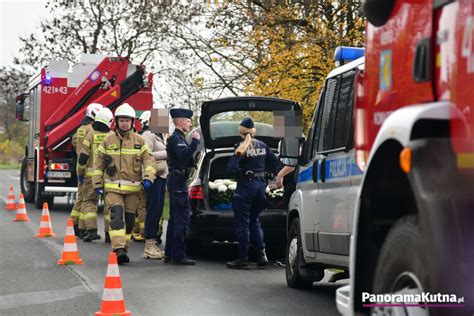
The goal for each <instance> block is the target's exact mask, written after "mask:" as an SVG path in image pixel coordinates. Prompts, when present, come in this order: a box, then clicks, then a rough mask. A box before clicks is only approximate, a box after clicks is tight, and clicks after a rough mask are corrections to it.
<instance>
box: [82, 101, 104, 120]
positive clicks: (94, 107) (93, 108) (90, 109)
mask: <svg viewBox="0 0 474 316" xmlns="http://www.w3.org/2000/svg"><path fill="white" fill-rule="evenodd" d="M102 108H103V106H102V104H100V103H91V104H89V105H88V106H87V110H86V116H87V117H89V118H91V119H94V118H95V116H96V115H97V113H98V112H99V111H100V110H101V109H102Z"/></svg>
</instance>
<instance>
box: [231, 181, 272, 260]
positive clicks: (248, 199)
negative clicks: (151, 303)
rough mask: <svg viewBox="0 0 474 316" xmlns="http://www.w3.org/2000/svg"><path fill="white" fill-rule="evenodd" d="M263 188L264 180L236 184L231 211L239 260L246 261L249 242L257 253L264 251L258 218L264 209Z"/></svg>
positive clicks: (261, 230) (264, 186)
mask: <svg viewBox="0 0 474 316" xmlns="http://www.w3.org/2000/svg"><path fill="white" fill-rule="evenodd" d="M265 188H266V183H265V181H264V180H259V179H253V180H252V181H239V182H237V189H236V191H235V193H234V195H233V197H232V209H233V210H234V227H235V234H236V236H237V241H238V242H239V248H238V256H239V259H244V260H246V259H248V251H249V243H250V241H251V242H252V243H253V244H254V246H255V249H256V250H257V251H260V250H263V249H265V243H264V241H263V238H264V236H263V229H262V225H261V224H260V218H259V215H260V213H261V212H262V210H263V209H264V208H265V207H266V202H267V200H266V195H265Z"/></svg>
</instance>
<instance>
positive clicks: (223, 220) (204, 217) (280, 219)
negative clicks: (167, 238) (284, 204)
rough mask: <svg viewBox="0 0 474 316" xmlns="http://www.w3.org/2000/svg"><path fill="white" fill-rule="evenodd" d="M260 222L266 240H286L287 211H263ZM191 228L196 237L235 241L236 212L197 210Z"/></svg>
mask: <svg viewBox="0 0 474 316" xmlns="http://www.w3.org/2000/svg"><path fill="white" fill-rule="evenodd" d="M260 222H261V223H262V228H263V232H264V236H265V241H266V242H272V243H273V242H275V243H285V242H286V229H285V226H286V212H285V211H284V210H271V211H267V210H265V211H263V212H262V213H261V214H260ZM191 230H192V234H193V237H194V238H198V239H200V240H203V241H213V240H217V241H226V240H227V241H234V240H235V229H234V212H233V211H232V210H225V211H209V210H205V211H204V210H197V211H194V212H193V214H192V215H191Z"/></svg>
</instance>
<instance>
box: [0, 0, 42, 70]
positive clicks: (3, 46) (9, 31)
mask: <svg viewBox="0 0 474 316" xmlns="http://www.w3.org/2000/svg"><path fill="white" fill-rule="evenodd" d="M46 2H47V1H46V0H0V66H11V65H12V64H13V56H15V54H16V52H17V51H18V49H19V48H20V44H21V43H20V40H19V38H18V37H19V36H20V35H27V34H30V33H34V32H38V31H39V23H40V20H41V17H46V16H48V13H49V12H48V9H46V8H45V5H46Z"/></svg>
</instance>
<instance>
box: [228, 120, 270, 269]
mask: <svg viewBox="0 0 474 316" xmlns="http://www.w3.org/2000/svg"><path fill="white" fill-rule="evenodd" d="M239 132H240V136H241V138H242V139H243V141H241V142H240V143H238V144H236V146H235V152H234V155H233V156H232V157H231V159H230V160H229V164H228V166H227V170H228V172H229V173H231V174H233V175H235V176H236V177H237V189H236V191H235V193H234V195H233V197H232V209H233V210H234V225H235V233H236V235H237V241H238V242H239V247H238V258H237V260H235V261H232V262H227V264H226V266H227V268H230V269H248V251H249V241H250V239H251V240H252V241H253V244H254V245H255V248H256V251H257V266H258V267H264V266H266V265H267V264H268V259H267V256H266V254H265V243H264V241H263V230H262V226H261V225H260V219H259V215H260V213H261V212H262V210H263V209H264V208H265V206H266V196H265V188H266V186H267V183H266V179H265V171H266V170H270V171H271V172H273V173H275V171H276V169H277V168H278V166H279V161H278V158H277V157H276V156H275V154H274V153H273V152H272V151H271V149H270V148H269V147H268V145H267V144H265V143H264V142H262V141H261V140H258V139H255V138H254V137H255V133H256V129H255V127H254V123H253V121H252V119H251V118H249V117H247V118H244V119H243V120H242V122H241V123H240V127H239Z"/></svg>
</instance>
